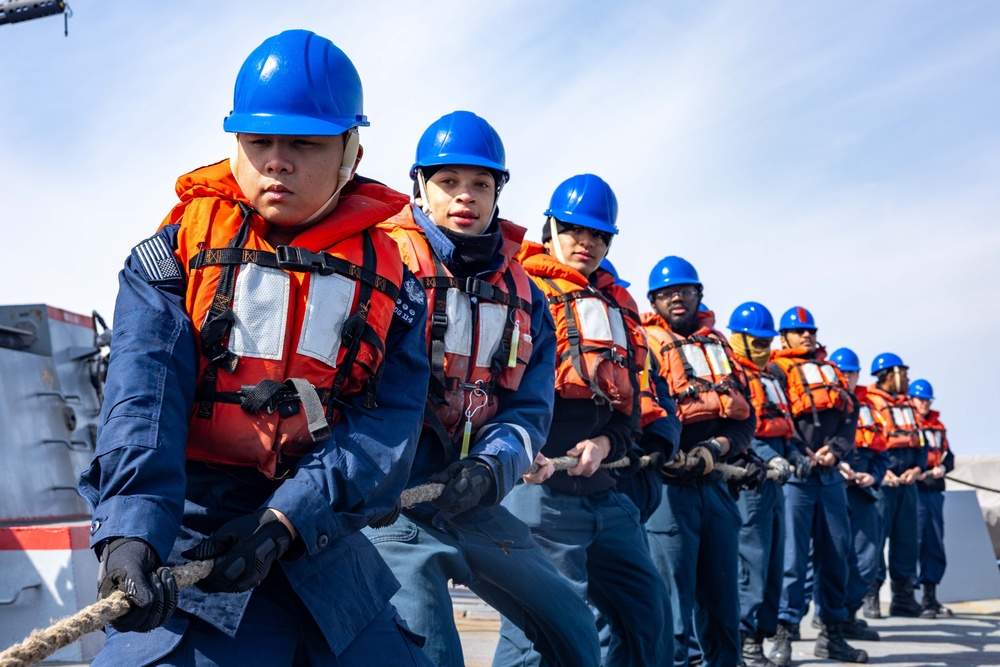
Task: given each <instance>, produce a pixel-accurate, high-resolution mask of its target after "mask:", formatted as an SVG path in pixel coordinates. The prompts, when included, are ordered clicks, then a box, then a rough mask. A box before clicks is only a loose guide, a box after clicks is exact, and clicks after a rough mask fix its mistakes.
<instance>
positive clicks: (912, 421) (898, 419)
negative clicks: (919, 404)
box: [866, 384, 920, 449]
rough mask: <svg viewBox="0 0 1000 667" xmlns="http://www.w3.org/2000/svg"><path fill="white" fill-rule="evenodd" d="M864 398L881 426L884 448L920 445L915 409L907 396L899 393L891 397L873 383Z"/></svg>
mask: <svg viewBox="0 0 1000 667" xmlns="http://www.w3.org/2000/svg"><path fill="white" fill-rule="evenodd" d="M866 399H867V401H868V404H869V405H871V406H872V412H874V414H875V419H876V420H877V421H878V423H879V426H881V428H882V437H883V438H884V439H885V446H886V449H899V448H902V447H919V446H920V426H919V425H918V423H917V411H916V410H914V409H913V403H912V402H911V401H910V397H909V396H906V395H905V394H899V395H897V396H895V397H893V396H892V394H889V393H888V392H885V391H882V390H881V389H879V388H878V385H874V384H873V385H870V386H869V387H868V388H867V393H866Z"/></svg>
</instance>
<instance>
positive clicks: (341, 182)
mask: <svg viewBox="0 0 1000 667" xmlns="http://www.w3.org/2000/svg"><path fill="white" fill-rule="evenodd" d="M360 147H361V137H360V136H359V135H358V128H356V127H352V128H351V129H349V130H348V131H347V141H346V142H344V159H343V160H342V161H341V163H340V169H339V170H338V171H337V188H336V189H335V190H334V191H333V194H332V195H330V198H329V199H327V200H326V201H325V202H323V205H322V206H320V207H319V208H318V209H317V210H316V212H315V213H313V214H312V215H310V216H309V217H308V218H306V219H305V220H303V221H302V223H301V224H303V225H308V224H310V223H313V222H316V221H317V220H320V219H322V218H325V217H326V216H327V215H329V214H330V212H331V211H333V209H334V206H332V204H333V200H334V199H336V198H337V196H338V195H339V194H340V191H341V190H342V189H343V188H344V186H345V185H347V183H348V182H349V181H350V180H351V177H352V176H353V175H354V163H355V162H357V160H358V151H359V150H360Z"/></svg>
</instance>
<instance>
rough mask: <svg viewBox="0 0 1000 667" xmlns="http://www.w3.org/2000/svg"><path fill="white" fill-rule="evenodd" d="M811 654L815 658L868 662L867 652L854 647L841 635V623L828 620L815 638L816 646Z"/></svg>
mask: <svg viewBox="0 0 1000 667" xmlns="http://www.w3.org/2000/svg"><path fill="white" fill-rule="evenodd" d="M813 654H814V655H815V656H816V657H817V658H829V659H831V660H839V661H840V662H868V653H867V652H865V651H862V650H861V649H859V648H854V647H853V646H851V645H850V644H848V643H847V642H846V641H844V635H843V623H841V622H840V621H830V622H827V623H824V625H823V629H822V630H821V631H820V633H819V637H817V638H816V648H814V649H813Z"/></svg>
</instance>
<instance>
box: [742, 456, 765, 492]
mask: <svg viewBox="0 0 1000 667" xmlns="http://www.w3.org/2000/svg"><path fill="white" fill-rule="evenodd" d="M740 459H741V461H740V463H741V464H742V465H743V469H744V470H746V475H744V476H743V480H742V484H741V486H742V487H743V488H744V489H750V490H751V491H758V490H759V489H760V485H761V484H763V483H764V480H765V479H767V463H765V462H764V459H762V458H761V457H760V455H759V454H758V453H757V452H755V451H754V450H752V449H748V450H746V451H745V452H743V453H742V454H740Z"/></svg>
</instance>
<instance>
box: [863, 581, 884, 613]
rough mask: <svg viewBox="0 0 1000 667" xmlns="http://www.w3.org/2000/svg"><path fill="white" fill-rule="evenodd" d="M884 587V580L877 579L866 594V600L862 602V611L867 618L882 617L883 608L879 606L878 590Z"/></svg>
mask: <svg viewBox="0 0 1000 667" xmlns="http://www.w3.org/2000/svg"><path fill="white" fill-rule="evenodd" d="M881 588H882V582H881V581H879V580H878V579H876V580H875V581H873V582H872V587H871V588H869V589H868V592H867V593H866V594H865V599H864V602H862V604H861V613H863V614H864V615H865V617H866V618H882V608H881V607H880V606H879V599H878V592H879V590H881Z"/></svg>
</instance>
